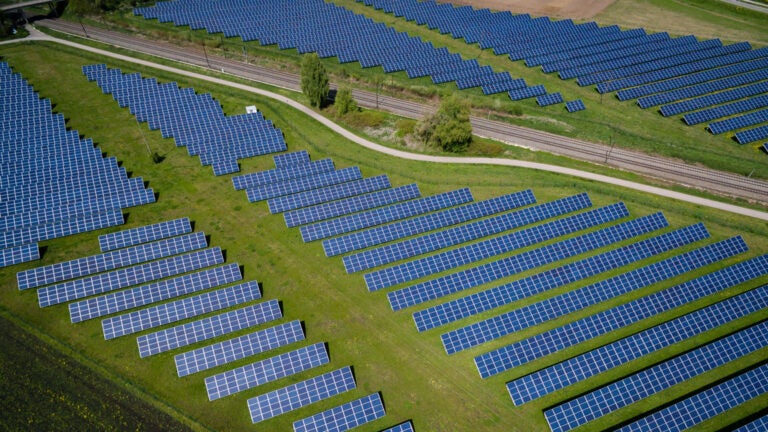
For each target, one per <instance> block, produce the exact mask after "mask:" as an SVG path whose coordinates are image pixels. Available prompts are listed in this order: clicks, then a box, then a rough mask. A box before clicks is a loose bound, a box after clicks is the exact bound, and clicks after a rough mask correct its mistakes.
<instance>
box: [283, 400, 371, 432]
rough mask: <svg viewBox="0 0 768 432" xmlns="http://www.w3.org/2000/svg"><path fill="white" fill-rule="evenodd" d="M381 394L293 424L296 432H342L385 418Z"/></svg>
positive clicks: (354, 401)
mask: <svg viewBox="0 0 768 432" xmlns="http://www.w3.org/2000/svg"><path fill="white" fill-rule="evenodd" d="M385 414H386V413H385V412H384V404H383V403H382V402H381V396H380V395H379V393H373V394H370V395H368V396H364V397H362V398H360V399H355V400H353V401H351V402H347V403H345V404H343V405H339V406H337V407H334V408H331V409H329V410H326V411H323V412H321V413H318V414H315V415H313V416H311V417H307V418H305V419H301V420H297V421H295V422H293V430H294V432H342V431H347V430H349V429H352V428H355V427H358V426H361V425H364V424H366V423H370V422H372V421H374V420H376V419H379V418H381V417H384V415H385Z"/></svg>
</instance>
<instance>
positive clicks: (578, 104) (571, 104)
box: [565, 99, 587, 113]
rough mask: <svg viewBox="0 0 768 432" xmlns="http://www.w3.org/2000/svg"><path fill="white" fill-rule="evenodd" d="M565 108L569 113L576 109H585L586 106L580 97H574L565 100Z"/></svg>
mask: <svg viewBox="0 0 768 432" xmlns="http://www.w3.org/2000/svg"><path fill="white" fill-rule="evenodd" d="M565 109H566V110H568V112H569V113H572V112H576V111H583V110H585V109H587V107H586V106H584V102H583V101H582V100H581V99H576V100H572V101H568V102H566V103H565Z"/></svg>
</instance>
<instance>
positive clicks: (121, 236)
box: [99, 218, 192, 252]
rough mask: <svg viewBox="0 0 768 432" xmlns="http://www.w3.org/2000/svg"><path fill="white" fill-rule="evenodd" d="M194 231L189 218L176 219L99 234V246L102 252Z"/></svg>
mask: <svg viewBox="0 0 768 432" xmlns="http://www.w3.org/2000/svg"><path fill="white" fill-rule="evenodd" d="M189 232H192V224H191V223H190V222H189V218H181V219H174V220H171V221H167V222H160V223H157V224H153V225H147V226H142V227H138V228H131V229H129V230H124V231H118V232H115V233H111V234H104V235H100V236H99V246H100V247H101V251H102V252H107V251H111V250H114V249H119V248H124V247H127V246H133V245H137V244H140V243H147V242H151V241H155V240H160V239H164V238H168V237H173V236H177V235H180V234H187V233H189Z"/></svg>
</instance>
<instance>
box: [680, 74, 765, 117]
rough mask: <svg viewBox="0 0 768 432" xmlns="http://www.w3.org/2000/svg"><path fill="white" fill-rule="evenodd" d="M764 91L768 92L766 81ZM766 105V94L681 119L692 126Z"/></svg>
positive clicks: (698, 112)
mask: <svg viewBox="0 0 768 432" xmlns="http://www.w3.org/2000/svg"><path fill="white" fill-rule="evenodd" d="M766 92H768V83H766ZM766 106H768V94H765V95H762V96H758V97H753V98H749V99H743V100H740V101H737V102H732V103H729V104H725V105H720V106H717V107H714V108H710V109H706V110H701V111H695V112H692V113H688V114H686V115H684V116H683V121H684V122H685V124H687V125H688V126H692V125H696V124H699V123H704V122H708V121H712V120H715V119H719V118H723V117H727V116H732V115H736V114H739V113H742V112H746V111H751V110H754V109H757V108H763V107H766Z"/></svg>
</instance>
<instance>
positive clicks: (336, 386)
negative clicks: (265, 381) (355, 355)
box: [248, 366, 356, 423]
mask: <svg viewBox="0 0 768 432" xmlns="http://www.w3.org/2000/svg"><path fill="white" fill-rule="evenodd" d="M355 387H356V385H355V377H354V376H353V375H352V369H351V368H350V367H349V366H347V367H344V368H341V369H337V370H335V371H332V372H328V373H325V374H322V375H320V376H317V377H314V378H310V379H308V380H305V381H301V382H298V383H296V384H292V385H289V386H287V387H283V388H280V389H277V390H274V391H271V392H269V393H265V394H263V395H259V396H256V397H255V398H252V399H248V409H249V410H250V412H251V421H252V422H254V423H259V422H262V421H264V420H267V419H270V418H272V417H275V416H278V415H280V414H283V413H286V412H289V411H293V410H295V409H299V408H301V407H303V406H307V405H310V404H312V403H315V402H319V401H321V400H323V399H327V398H329V397H331V396H335V395H337V394H340V393H343V392H346V391H349V390H352V389H354V388H355Z"/></svg>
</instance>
